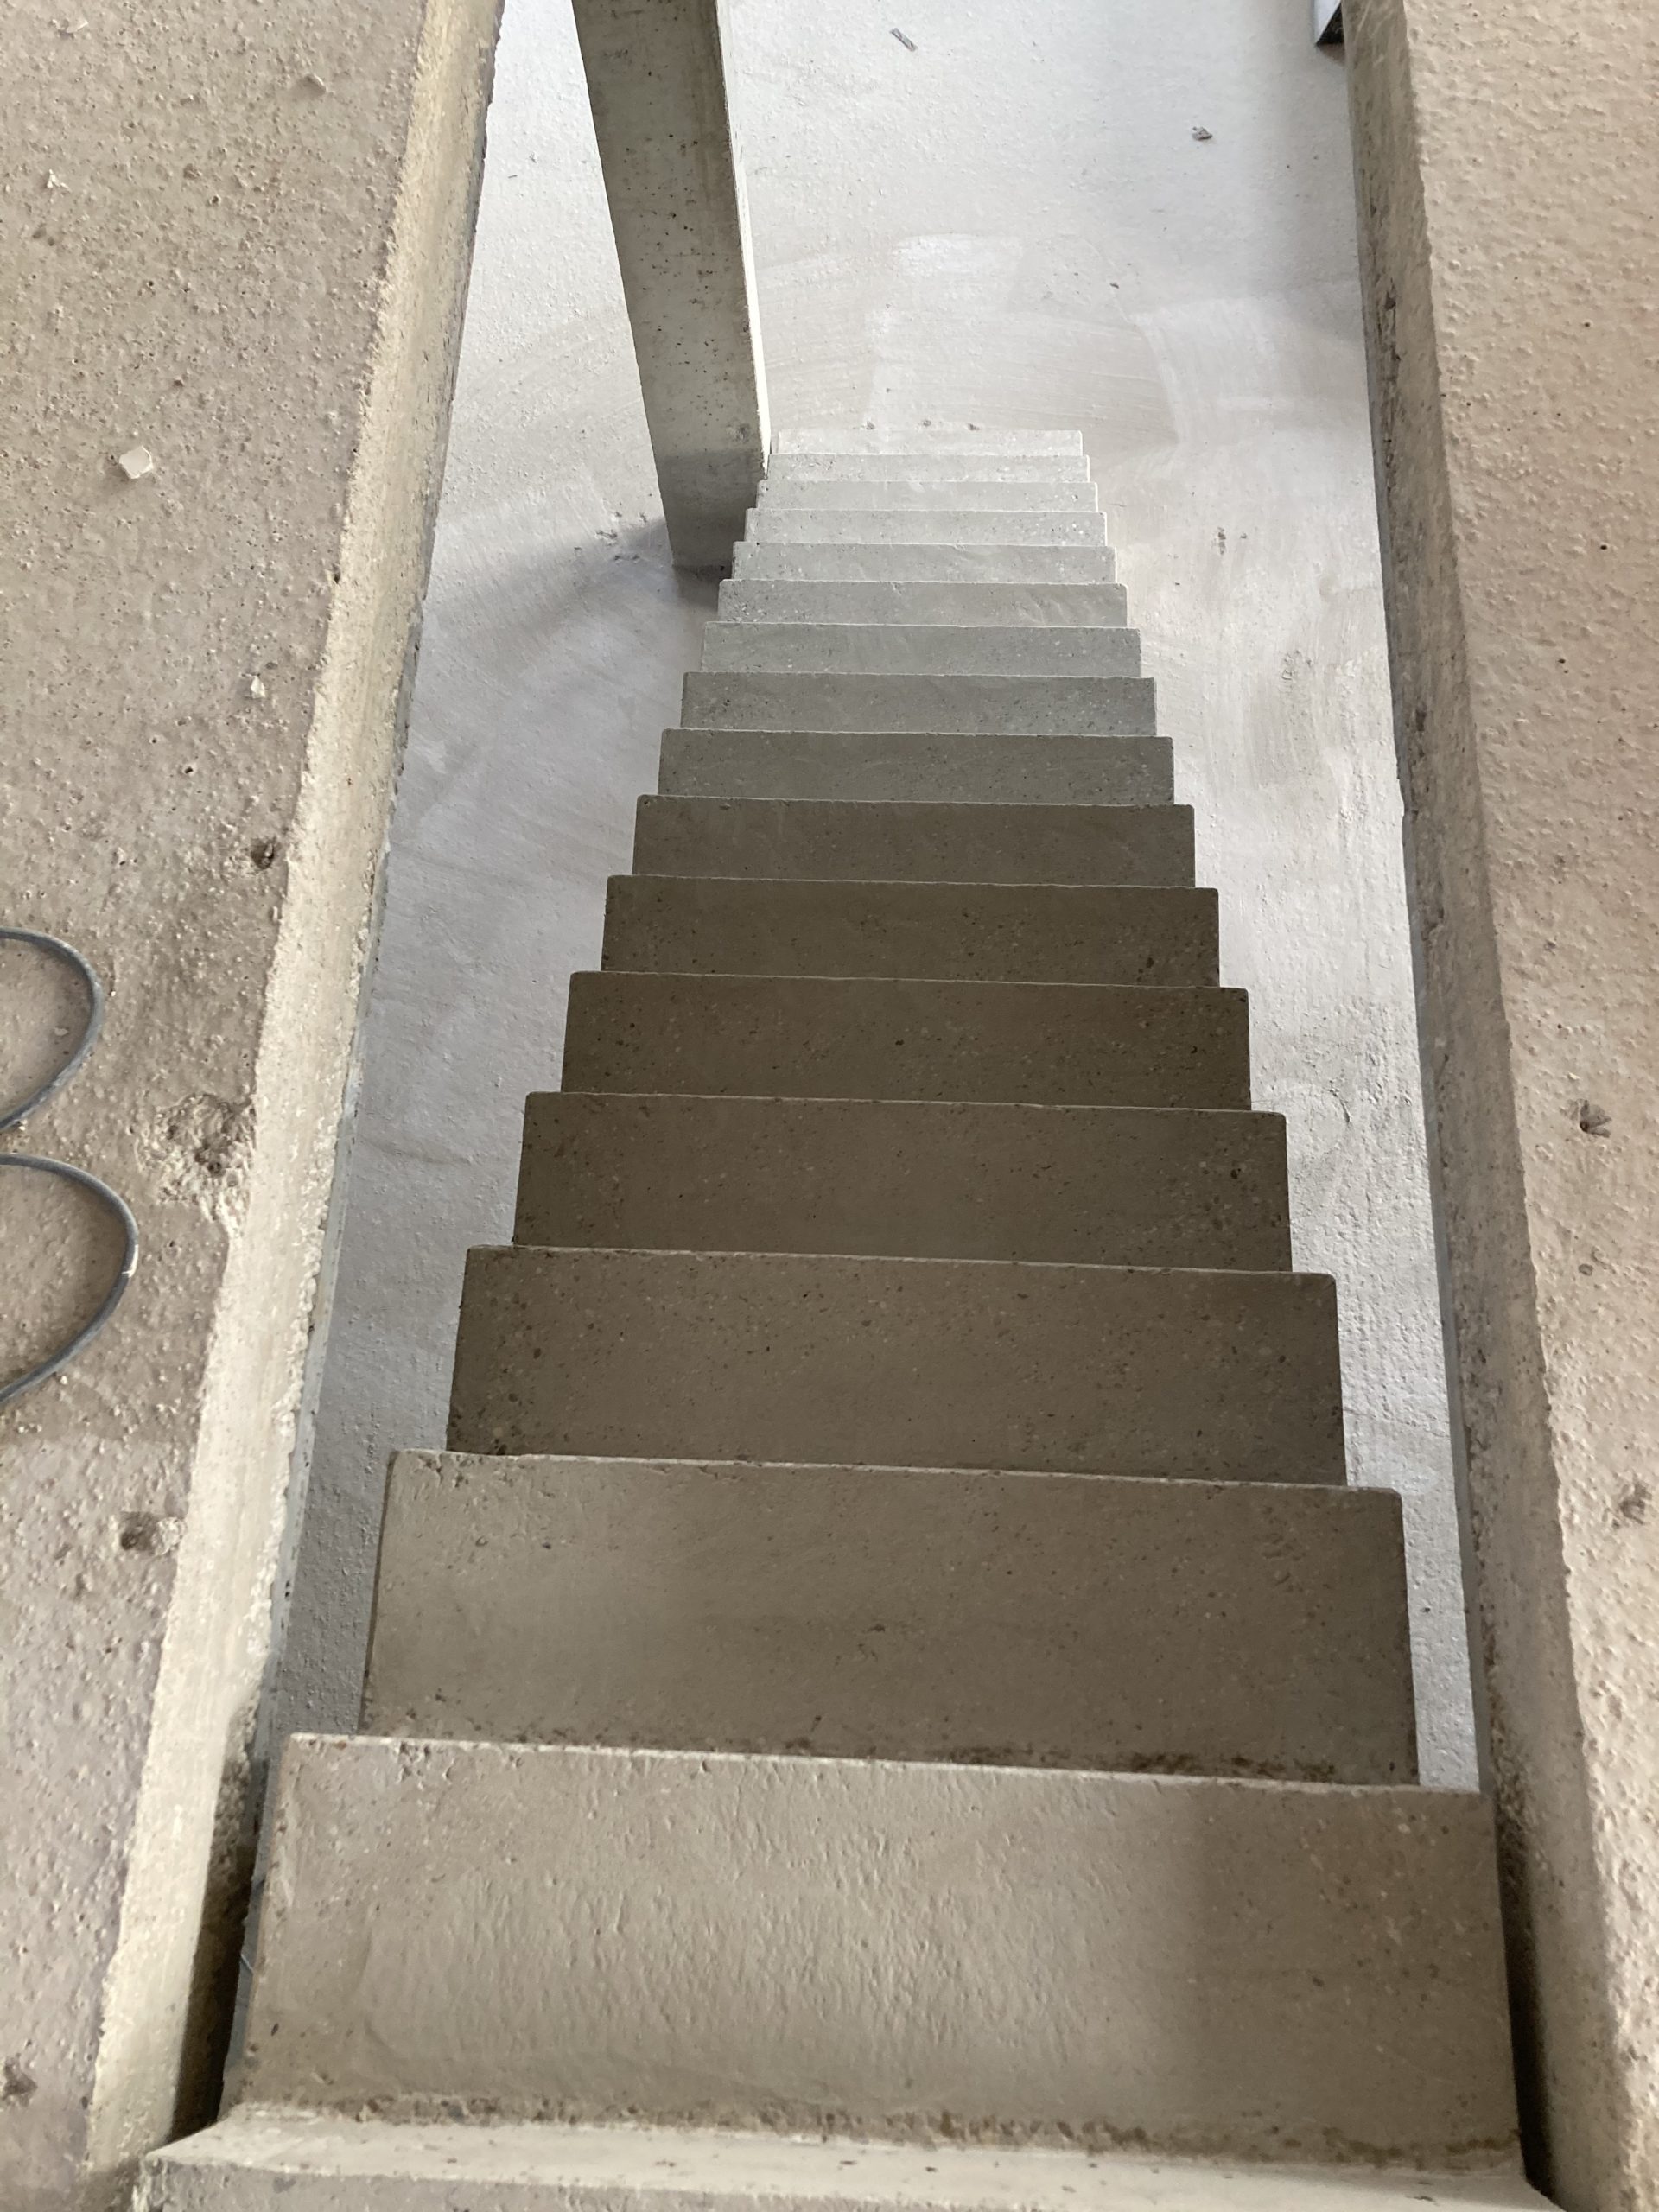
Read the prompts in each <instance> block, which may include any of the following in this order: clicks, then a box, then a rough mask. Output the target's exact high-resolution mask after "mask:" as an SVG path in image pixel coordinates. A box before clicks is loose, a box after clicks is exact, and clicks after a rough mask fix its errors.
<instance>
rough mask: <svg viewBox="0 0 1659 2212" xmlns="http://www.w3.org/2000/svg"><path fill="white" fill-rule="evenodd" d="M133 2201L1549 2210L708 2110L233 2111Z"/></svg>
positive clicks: (1277, 2170) (365, 2205)
mask: <svg viewBox="0 0 1659 2212" xmlns="http://www.w3.org/2000/svg"><path fill="white" fill-rule="evenodd" d="M147 2187H148V2189H149V2195H148V2196H145V2197H144V2199H143V2203H142V2205H141V2206H140V2207H139V2212H637V2208H639V2207H640V2206H649V2207H652V2208H653V2212H778V2208H779V2206H780V2205H783V2204H789V2205H792V2206H798V2207H801V2208H802V2212H915V2208H917V2207H918V2206H920V2205H927V2206H930V2207H932V2208H934V2209H935V2212H1030V2208H1031V2207H1032V2206H1033V2205H1039V2204H1043V2205H1047V2204H1053V2205H1058V2204H1062V2203H1064V2204H1065V2205H1068V2206H1071V2207H1074V2208H1075V2212H1410V2208H1412V2207H1413V2206H1414V2205H1419V2204H1425V2203H1427V2204H1440V2205H1444V2206H1446V2207H1447V2208H1448V2212H1458V2209H1459V2208H1461V2212H1547V2208H1546V2207H1545V2202H1544V2199H1543V2198H1542V2197H1541V2196H1538V2195H1536V2194H1535V2192H1534V2191H1533V2190H1530V2189H1529V2188H1528V2187H1527V2185H1526V2183H1524V2182H1523V2181H1522V2180H1521V2178H1520V2177H1519V2176H1518V2175H1516V2174H1515V2173H1513V2172H1499V2173H1492V2172H1485V2173H1460V2174H1449V2173H1443V2172H1442V2173H1421V2172H1412V2171H1408V2169H1405V2168H1402V2167H1395V2168H1394V2169H1393V2170H1392V2171H1389V2172H1379V2171H1376V2170H1375V2169H1372V2170H1368V2171H1354V2170H1348V2171H1344V2172H1341V2173H1333V2172H1332V2171H1331V2170H1330V2169H1329V2168H1326V2169H1325V2171H1318V2170H1315V2169H1313V2168H1308V2167H1294V2168H1293V2167H1286V2166H1274V2167H1266V2166H1259V2165H1258V2166H1252V2165H1249V2164H1243V2165H1240V2164H1225V2165H1222V2164H1211V2162H1209V2161H1208V2160H1199V2159H1186V2158H1180V2159H1171V2158H1137V2157H1135V2156H1134V2155H1132V2154H1131V2153H1128V2152H1108V2153H1106V2154H1100V2153H1091V2152H1081V2151H1055V2150H1048V2149H1039V2148H1038V2147H1036V2146H1034V2145H1028V2144H1026V2145H1019V2146H1017V2147H1006V2146H1004V2147H998V2146H995V2145H983V2144H976V2145H971V2146H969V2145H961V2144H938V2143H926V2144H908V2143H872V2142H868V2141H866V2140H864V2139H860V2138H855V2137H851V2136H835V2135H827V2136H822V2137H819V2138H817V2139H801V2138H798V2137H797V2138H788V2137H779V2136H772V2135H757V2134H751V2133H747V2132H744V2131H741V2130H737V2129H731V2130H718V2129H712V2128H666V2127H658V2128H646V2127H639V2126H611V2127H603V2126H601V2127H550V2126H535V2125H534V2124H528V2125H526V2124H524V2123H518V2124H516V2125H515V2124H513V2123H512V2122H505V2123H498V2124H495V2125H491V2124H489V2123H487V2122H484V2121H476V2122H474V2124H473V2125H472V2126H466V2125H457V2124H455V2123H454V2122H451V2123H449V2124H448V2125H445V2124H443V2123H442V2122H432V2123H429V2124H428V2125H426V2126H421V2125H418V2124H416V2125H414V2126H410V2125H408V2124H406V2123H399V2122H397V2121H391V2122H388V2121H385V2120H366V2119H351V2120H341V2119H338V2118H335V2117H334V2116H332V2115H329V2114H326V2113H302V2112H297V2111H294V2110H292V2109H290V2110H289V2111H282V2110H269V2109H268V2110H265V2111H250V2110H247V2109H246V2108H244V2109H243V2110H241V2111H238V2112H236V2113H232V2115H231V2116H230V2117H229V2118H228V2119H227V2120H224V2121H222V2122H221V2123H220V2124H219V2126H217V2127H215V2128H213V2129H212V2130H211V2131H210V2132H209V2133H207V2134H205V2135H199V2136H197V2137H195V2138H194V2139H193V2140H192V2141H190V2142H188V2143H182V2144H176V2145H174V2147H173V2148H172V2149H171V2150H169V2151H168V2152H165V2153H164V2154H162V2156H160V2157H158V2158H156V2160H155V2161H154V2162H153V2163H152V2165H151V2169H150V2171H149V2176H148V2177H147Z"/></svg>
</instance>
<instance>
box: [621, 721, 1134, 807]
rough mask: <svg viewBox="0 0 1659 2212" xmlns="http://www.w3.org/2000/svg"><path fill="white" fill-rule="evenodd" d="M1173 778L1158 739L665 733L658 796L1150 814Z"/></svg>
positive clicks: (886, 733)
mask: <svg viewBox="0 0 1659 2212" xmlns="http://www.w3.org/2000/svg"><path fill="white" fill-rule="evenodd" d="M658 789H659V791H662V792H663V793H664V794H673V793H677V792H685V793H689V794H693V795H697V796H701V797H705V798H772V799H782V798H809V799H856V800H865V801H869V802H873V803H874V802H878V801H881V800H898V801H901V802H905V801H908V802H918V801H920V802H925V801H936V802H937V801H955V802H957V804H972V803H973V802H975V801H977V800H983V801H988V802H989V803H992V804H1001V805H1018V804H1022V803H1024V802H1026V801H1032V802H1035V803H1038V804H1045V805H1060V804H1070V803H1072V802H1076V803H1078V804H1085V805H1120V806H1156V805H1160V804H1164V803H1166V801H1167V800H1168V799H1169V798H1171V797H1172V795H1173V790H1174V748H1173V746H1172V745H1171V743H1170V741H1169V740H1168V739H1167V738H1166V737H1117V736H1110V737H1092V736H1090V737H1070V736H1063V737H1027V736H1021V735H1020V734H1014V735H1011V736H998V735H985V736H973V735H963V734H960V733H957V734H944V733H938V732H933V731H925V730H886V731H866V730H775V729H755V730H728V729H670V730H664V733H663V747H662V756H661V766H660V770H659V772H658Z"/></svg>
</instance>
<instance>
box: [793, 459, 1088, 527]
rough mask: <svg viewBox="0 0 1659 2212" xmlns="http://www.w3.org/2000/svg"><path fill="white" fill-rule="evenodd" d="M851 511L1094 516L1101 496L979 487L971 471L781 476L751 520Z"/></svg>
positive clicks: (1070, 489) (1084, 484)
mask: <svg viewBox="0 0 1659 2212" xmlns="http://www.w3.org/2000/svg"><path fill="white" fill-rule="evenodd" d="M847 507H852V508H856V509H857V510H859V512H861V513H865V514H893V513H899V512H904V511H905V510H906V509H911V510H920V511H924V512H925V511H927V510H929V509H935V508H940V507H946V508H950V510H952V511H953V512H956V513H958V514H970V513H976V512H980V511H983V512H987V513H994V514H1020V513H1031V512H1041V513H1044V514H1050V513H1052V514H1069V513H1071V512H1078V513H1082V514H1097V513H1098V512H1099V511H1100V493H1099V492H1098V490H1097V489H1096V486H1094V485H1093V484H1091V483H1090V482H1089V481H1088V480H1086V479H1085V480H1082V481H1080V482H1077V483H1073V484H1058V483H1041V482H1039V483H1035V484H1026V483H1011V482H1009V481H1007V480H1006V479H1003V480H996V479H995V478H993V479H991V480H987V481H985V482H983V483H982V482H981V481H980V480H978V478H977V477H976V476H975V475H974V474H972V473H971V471H964V472H963V473H962V474H958V475H956V476H953V477H950V478H948V479H945V480H930V479H928V478H922V479H920V480H912V479H910V478H909V477H907V476H906V475H905V474H903V473H902V472H900V473H899V474H894V475H892V476H872V477H863V478H861V479H858V480H855V481H854V482H852V483H850V484H849V483H842V482H840V481H838V480H836V478H834V477H823V476H820V477H812V478H808V479H806V480H801V479H799V478H791V477H790V476H788V475H785V476H782V477H779V478H777V479H772V478H771V477H768V478H767V479H766V480H764V481H763V482H762V484H761V486H760V495H759V498H758V499H757V500H756V503H755V518H756V521H757V522H758V523H760V524H766V522H767V521H768V520H769V519H770V518H772V516H774V515H779V514H791V513H793V512H795V511H796V510H797V509H798V508H810V509H812V510H813V511H814V512H818V513H821V514H822V513H829V512H834V511H836V510H837V509H840V508H847Z"/></svg>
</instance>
